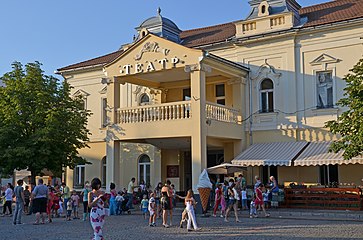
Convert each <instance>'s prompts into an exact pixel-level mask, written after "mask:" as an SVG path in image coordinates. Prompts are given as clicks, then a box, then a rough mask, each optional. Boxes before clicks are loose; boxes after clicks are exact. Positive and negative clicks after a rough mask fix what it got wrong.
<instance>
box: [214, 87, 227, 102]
mask: <svg viewBox="0 0 363 240" xmlns="http://www.w3.org/2000/svg"><path fill="white" fill-rule="evenodd" d="M216 101H217V103H218V104H221V105H226V93H225V88H224V84H217V85H216Z"/></svg>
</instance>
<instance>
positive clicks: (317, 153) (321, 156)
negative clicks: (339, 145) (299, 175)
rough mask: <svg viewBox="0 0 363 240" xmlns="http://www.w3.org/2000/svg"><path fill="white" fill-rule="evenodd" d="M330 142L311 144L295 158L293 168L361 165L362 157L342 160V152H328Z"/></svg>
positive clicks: (362, 162)
mask: <svg viewBox="0 0 363 240" xmlns="http://www.w3.org/2000/svg"><path fill="white" fill-rule="evenodd" d="M330 144H331V142H311V143H309V145H308V146H307V147H306V149H305V150H304V151H303V152H302V153H301V154H300V155H299V156H298V157H297V158H296V160H295V161H294V166H318V165H329V164H339V165H342V164H356V163H359V164H363V157H362V156H360V157H355V158H352V159H350V160H344V158H343V151H340V152H338V153H334V152H329V145H330Z"/></svg>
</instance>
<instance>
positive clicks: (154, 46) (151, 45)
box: [134, 42, 170, 60]
mask: <svg viewBox="0 0 363 240" xmlns="http://www.w3.org/2000/svg"><path fill="white" fill-rule="evenodd" d="M146 52H156V53H158V52H161V53H162V54H164V56H167V55H168V54H169V52H170V49H166V48H161V47H160V46H159V43H157V42H147V43H145V44H144V46H143V47H142V49H141V50H140V52H139V53H137V54H136V55H135V57H134V59H135V60H140V59H141V58H142V55H143V54H144V53H146Z"/></svg>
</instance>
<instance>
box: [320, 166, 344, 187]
mask: <svg viewBox="0 0 363 240" xmlns="http://www.w3.org/2000/svg"><path fill="white" fill-rule="evenodd" d="M319 172H320V184H321V185H330V184H332V183H334V182H335V183H338V182H339V175H338V165H337V164H336V165H323V166H320V167H319Z"/></svg>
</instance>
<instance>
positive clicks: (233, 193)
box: [224, 183, 239, 222]
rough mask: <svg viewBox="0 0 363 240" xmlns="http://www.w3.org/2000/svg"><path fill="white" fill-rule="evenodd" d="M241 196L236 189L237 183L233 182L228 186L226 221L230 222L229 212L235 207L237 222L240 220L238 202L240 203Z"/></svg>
mask: <svg viewBox="0 0 363 240" xmlns="http://www.w3.org/2000/svg"><path fill="white" fill-rule="evenodd" d="M238 200H239V196H238V193H237V190H236V185H235V184H234V183H232V185H231V186H230V187H229V188H228V204H227V206H228V207H227V211H226V216H225V218H224V221H225V222H228V214H229V212H230V211H231V209H232V208H233V211H234V215H235V217H236V222H239V219H238V213H237V204H238Z"/></svg>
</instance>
